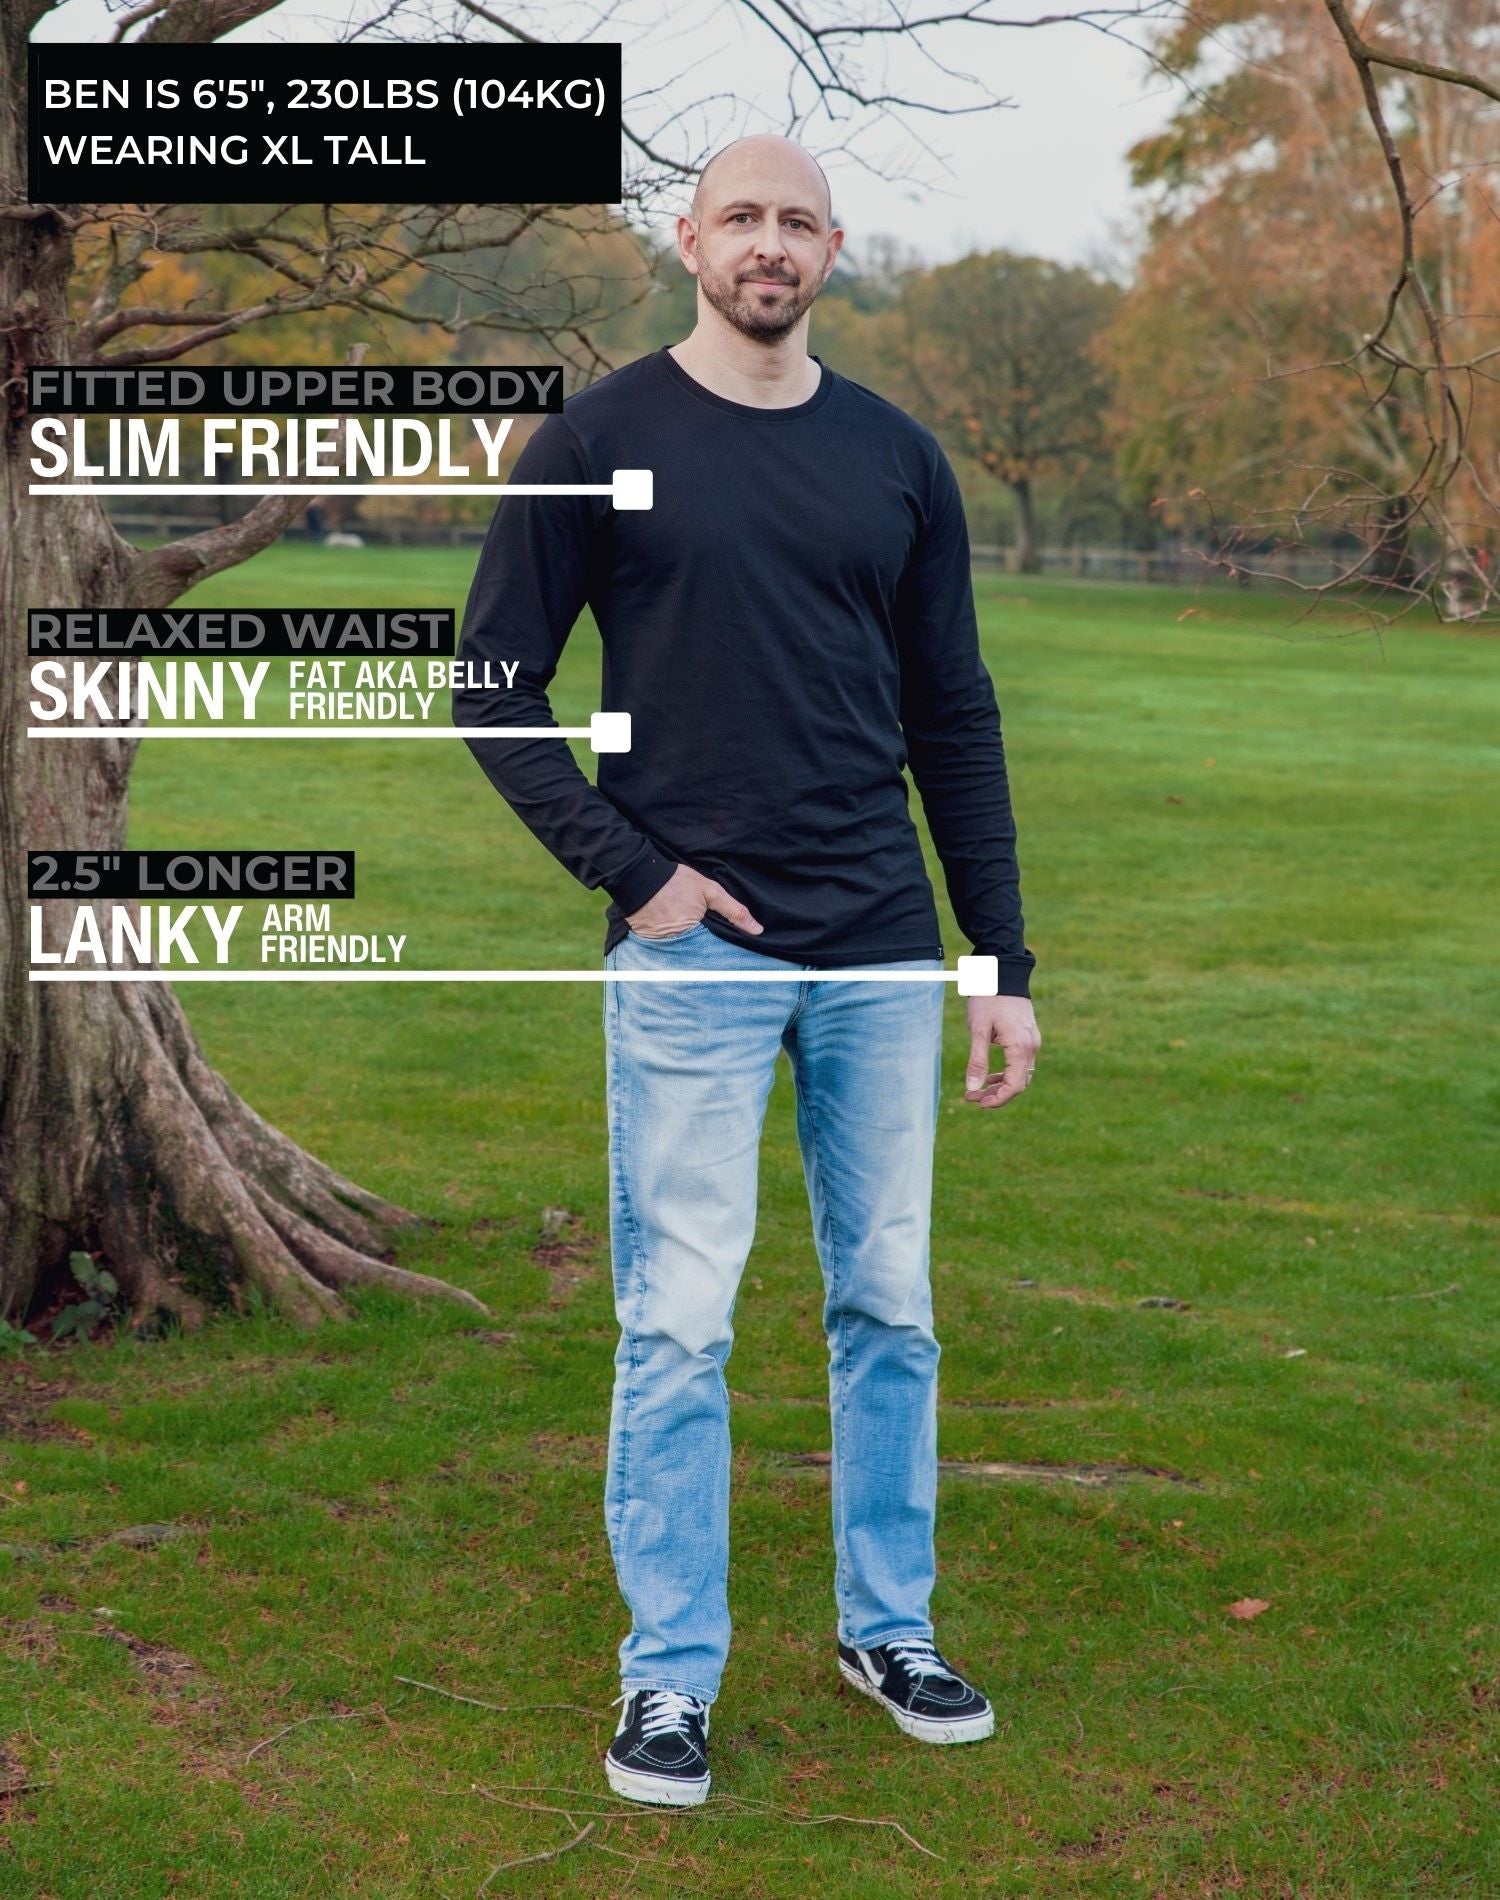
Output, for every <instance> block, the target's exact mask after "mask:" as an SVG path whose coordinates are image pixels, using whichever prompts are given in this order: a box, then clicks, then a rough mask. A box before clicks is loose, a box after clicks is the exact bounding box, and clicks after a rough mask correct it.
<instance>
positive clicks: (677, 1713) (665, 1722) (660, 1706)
mask: <svg viewBox="0 0 1500 1900" xmlns="http://www.w3.org/2000/svg"><path fill="white" fill-rule="evenodd" d="M634 1693H635V1691H634V1690H627V1691H626V1692H625V1694H624V1695H617V1696H616V1697H615V1702H623V1701H625V1700H626V1697H627V1696H629V1695H633V1694H634ZM610 1706H611V1708H613V1707H614V1703H611V1704H610ZM705 1707H706V1705H705V1704H704V1703H702V1702H700V1701H699V1700H698V1698H697V1696H691V1695H682V1694H680V1693H679V1692H678V1691H677V1690H676V1689H649V1690H647V1692H646V1700H645V1703H644V1704H643V1706H642V1711H641V1716H642V1720H641V1733H642V1736H643V1737H644V1738H645V1740H647V1741H650V1740H651V1738H652V1737H653V1736H655V1735H667V1734H670V1733H672V1732H673V1731H675V1732H677V1733H678V1734H681V1733H684V1732H685V1731H686V1729H687V1718H688V1717H689V1716H690V1715H702V1714H704V1713H705Z"/></svg>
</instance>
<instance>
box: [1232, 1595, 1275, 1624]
mask: <svg viewBox="0 0 1500 1900" xmlns="http://www.w3.org/2000/svg"><path fill="white" fill-rule="evenodd" d="M1225 1607H1226V1608H1227V1610H1228V1611H1229V1614H1230V1615H1231V1616H1233V1617H1236V1618H1238V1620H1239V1621H1240V1622H1241V1623H1249V1622H1252V1621H1253V1620H1254V1619H1255V1618H1256V1617H1257V1616H1259V1615H1260V1614H1261V1613H1262V1611H1264V1610H1269V1609H1270V1607H1271V1606H1270V1604H1269V1603H1267V1602H1266V1600H1265V1598H1264V1597H1240V1598H1239V1599H1238V1601H1236V1602H1234V1603H1230V1604H1227V1605H1226V1606H1225Z"/></svg>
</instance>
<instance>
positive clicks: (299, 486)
mask: <svg viewBox="0 0 1500 1900" xmlns="http://www.w3.org/2000/svg"><path fill="white" fill-rule="evenodd" d="M614 492H615V491H614V484H613V483H612V482H341V481H340V480H339V479H338V477H337V476H336V475H330V476H329V477H328V479H327V480H326V481H322V482H32V483H31V485H30V493H31V494H33V495H613V494H614Z"/></svg>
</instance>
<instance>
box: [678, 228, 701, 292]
mask: <svg viewBox="0 0 1500 1900" xmlns="http://www.w3.org/2000/svg"><path fill="white" fill-rule="evenodd" d="M677 255H678V256H679V257H680V258H681V259H682V268H683V269H684V270H685V271H686V272H687V274H688V275H689V277H696V276H697V275H698V227H697V225H695V224H694V223H693V220H692V219H691V218H690V217H688V216H687V215H686V213H684V214H683V215H682V216H681V217H679V218H678V220H677Z"/></svg>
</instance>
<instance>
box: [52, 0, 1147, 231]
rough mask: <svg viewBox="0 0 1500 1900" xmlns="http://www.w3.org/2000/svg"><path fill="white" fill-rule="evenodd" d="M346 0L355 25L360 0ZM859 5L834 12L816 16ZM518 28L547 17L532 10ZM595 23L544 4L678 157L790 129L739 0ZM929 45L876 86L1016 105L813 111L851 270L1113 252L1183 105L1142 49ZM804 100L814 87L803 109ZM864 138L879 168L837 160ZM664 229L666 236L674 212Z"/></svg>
mask: <svg viewBox="0 0 1500 1900" xmlns="http://www.w3.org/2000/svg"><path fill="white" fill-rule="evenodd" d="M351 5H352V17H356V18H357V17H360V12H361V10H362V7H361V0H351ZM1007 10H1008V11H1010V12H1011V13H1012V14H1013V15H1014V16H1016V17H1021V18H1030V17H1035V16H1036V15H1038V14H1040V13H1042V12H1045V11H1048V10H1049V7H1048V6H1047V4H1046V3H1045V0H1015V4H1013V5H1012V6H1010V7H1009V8H1008V9H1007ZM853 11H854V9H853V8H852V7H849V6H847V5H840V6H839V7H837V8H831V7H822V8H819V9H817V10H816V15H815V17H819V18H828V17H830V16H831V15H833V14H834V13H837V15H838V16H839V17H843V18H848V17H851V16H852V13H853ZM113 17H114V16H113V14H112V12H111V10H110V8H109V7H108V6H107V5H106V4H105V0H66V4H64V5H63V6H60V7H58V8H57V9H56V11H55V12H54V13H53V14H51V15H50V16H49V17H48V19H47V20H46V21H45V22H44V24H43V28H42V31H41V33H40V34H39V35H38V37H45V38H47V39H56V40H100V39H107V38H108V37H109V36H110V33H111V31H112V30H113ZM515 17H517V18H521V19H529V20H530V22H531V23H532V24H533V25H539V24H540V23H541V16H540V15H539V14H538V13H537V12H536V11H535V10H534V9H533V10H532V11H531V12H530V13H529V14H528V13H525V12H522V13H518V14H517V15H516V16H515ZM600 18H601V9H600V8H599V7H593V6H590V7H585V6H583V5H582V4H574V0H547V5H546V9H545V23H546V24H545V36H546V37H548V38H558V39H565V38H575V39H589V38H597V39H600V40H619V41H621V42H623V43H624V45H625V47H626V55H625V91H626V95H627V98H631V97H632V96H633V95H634V96H635V101H634V103H632V104H631V106H630V107H629V109H628V110H629V116H630V118H631V121H632V123H633V124H635V125H637V126H639V127H640V128H641V129H642V130H643V131H645V132H647V133H649V134H650V136H651V137H652V139H653V141H654V142H655V141H659V142H660V145H661V149H663V150H665V151H668V152H669V153H670V154H671V155H672V156H674V157H676V156H679V155H681V156H683V157H688V158H691V157H696V156H698V155H699V154H701V153H702V152H703V151H704V150H713V149H714V148H715V147H717V146H718V145H721V144H724V143H726V142H727V141H728V140H729V139H731V138H734V137H736V136H738V135H739V134H741V133H743V132H749V131H763V130H776V131H784V130H786V129H787V125H788V104H787V70H788V64H789V61H788V56H787V54H786V52H785V51H784V50H783V49H780V48H778V47H777V46H776V44H775V42H774V41H773V40H772V39H771V37H770V35H769V34H768V33H767V32H766V31H765V29H764V28H763V27H760V26H758V25H757V24H756V22H755V21H754V19H753V18H752V17H751V16H750V14H749V13H748V11H746V10H745V9H743V8H741V7H738V6H735V5H734V4H732V0H686V4H684V3H683V0H679V3H678V5H677V6H676V7H675V8H674V9H673V11H672V13H671V15H670V19H669V18H668V17H667V9H666V7H665V6H664V5H663V4H661V0H620V4H617V5H615V6H613V7H612V8H611V9H610V11H609V14H608V17H607V18H606V19H605V21H604V24H602V25H600V24H599V22H600ZM341 26H342V21H335V20H333V19H332V18H331V17H330V13H329V0H287V4H285V5H284V6H282V7H280V8H278V9H277V11H276V12H275V13H273V14H271V15H270V16H269V17H268V18H266V19H265V20H263V21H259V22H256V23H255V24H254V25H253V26H251V27H250V28H248V29H245V30H243V31H242V32H241V33H240V34H239V35H237V36H236V37H238V38H248V39H257V40H281V41H287V40H290V41H293V42H295V41H296V40H298V39H301V40H302V41H303V43H308V42H314V41H327V40H331V39H334V38H336V37H338V35H339V32H340V29H341ZM409 30H410V31H411V32H412V33H413V35H415V32H416V30H417V29H416V28H415V27H413V28H412V29H409ZM928 46H929V50H930V52H931V54H932V55H933V56H934V60H940V61H941V66H939V65H938V64H936V63H933V62H931V61H929V60H927V59H924V58H923V56H922V55H921V54H920V53H919V52H918V51H917V50H916V49H914V48H913V47H912V46H911V45H910V44H909V43H906V42H902V41H884V42H875V43H873V44H872V45H871V46H869V47H868V48H862V49H861V50H860V52H859V54H858V57H859V58H860V59H861V61H862V62H863V71H864V78H865V84H866V86H867V88H868V89H870V90H878V91H886V92H891V93H900V94H902V95H903V96H906V97H916V98H920V99H923V100H928V101H935V102H938V103H942V104H945V105H971V104H974V103H976V102H978V101H979V100H981V99H982V98H984V97H985V96H986V94H989V95H992V96H995V97H999V98H1002V99H1006V100H1009V101H1010V102H1011V104H1009V105H1008V106H1006V107H1004V108H1002V109H997V110H988V111H983V112H978V113H972V114H969V115H967V116H961V117H955V116H937V115H934V114H930V113H919V112H906V113H904V115H903V125H904V131H903V125H896V124H893V123H891V122H889V121H885V122H881V121H879V120H876V119H874V118H872V117H871V116H870V115H868V114H865V113H861V112H859V111H858V109H857V108H852V107H850V108H847V109H846V110H845V114H844V123H843V124H840V125H833V124H830V123H829V121H828V119H827V117H826V116H824V115H822V114H821V113H818V114H816V115H814V116H813V117H811V118H809V119H808V120H807V121H806V123H805V124H804V125H803V126H802V127H801V128H800V131H799V136H800V137H801V138H802V141H803V143H804V144H806V145H807V146H808V147H809V149H811V150H812V151H813V152H814V153H816V154H817V156H818V157H819V158H821V159H822V160H823V162H824V165H825V167H826V169H827V170H828V172H829V175H830V178H831V180H832V182H833V187H834V197H835V208H836V211H837V214H838V216H839V217H840V219H841V220H842V222H843V224H844V227H845V229H846V231H847V232H848V239H847V250H848V252H849V255H850V259H851V261H852V262H856V263H857V262H858V259H859V247H860V243H861V240H862V239H864V238H866V237H867V236H869V235H870V234H873V233H889V234H890V235H892V236H894V237H897V238H899V239H901V240H902V241H904V242H905V243H907V244H909V245H912V246H914V247H915V248H916V249H918V250H919V251H921V252H922V253H923V254H924V255H925V256H926V257H927V258H929V259H930V260H932V261H934V262H937V261H941V260H943V259H946V258H951V257H955V256H958V255H960V254H961V253H962V252H964V251H966V250H972V249H985V248H990V247H993V246H999V245H1005V246H1009V247H1011V248H1013V249H1017V250H1024V251H1032V252H1036V253H1039V254H1041V255H1044V256H1049V257H1055V258H1058V259H1060V260H1062V261H1064V262H1068V263H1081V262H1088V261H1092V260H1093V259H1095V258H1096V257H1098V256H1099V255H1101V254H1102V253H1104V252H1105V251H1107V250H1108V249H1110V248H1111V247H1112V245H1113V243H1114V241H1115V238H1116V236H1117V234H1118V233H1119V232H1120V230H1121V228H1122V227H1123V225H1124V224H1125V222H1126V221H1128V219H1129V217H1130V214H1131V209H1132V206H1131V198H1132V194H1131V192H1130V189H1129V186H1128V183H1127V180H1126V173H1125V165H1124V153H1125V151H1126V149H1127V148H1128V146H1129V145H1130V144H1131V143H1132V142H1133V141H1134V140H1136V139H1138V138H1140V137H1142V136H1143V135H1144V134H1145V133H1147V132H1150V131H1153V130H1155V129H1156V128H1158V127H1159V126H1160V125H1161V124H1162V123H1163V121H1164V119H1165V118H1166V116H1167V114H1168V113H1169V111H1170V110H1171V105H1172V95H1171V93H1170V91H1169V90H1168V89H1167V88H1166V87H1165V85H1164V84H1163V82H1161V81H1160V80H1157V79H1153V78H1152V77H1151V75H1150V72H1149V68H1148V66H1147V64H1146V61H1145V60H1144V59H1143V58H1142V57H1141V56H1140V54H1139V53H1137V52H1135V51H1133V50H1132V49H1131V48H1130V47H1128V46H1126V45H1123V44H1121V43H1120V42H1119V41H1116V40H1111V39H1108V38H1106V37H1105V36H1104V35H1103V34H1101V33H1099V32H1097V31H1096V30H1094V29H1091V28H1088V27H1082V26H1069V25H1062V26H1050V27H1043V28H1038V29H1036V30H1033V31H1024V30H1016V29H995V28H980V27H973V26H969V25H964V26H960V27H955V28H944V29H942V30H941V31H940V32H938V33H935V34H934V35H933V36H932V37H931V38H930V40H929V42H928ZM882 61H883V62H884V64H883V65H882V64H881V62H882ZM944 69H946V70H944ZM648 92H649V94H650V96H649V97H646V98H642V97H640V95H645V94H647V93H648ZM807 103H809V100H808V96H807V94H806V93H805V92H804V95H803V97H802V99H800V100H795V99H794V103H793V110H795V109H797V108H798V107H799V106H800V107H805V106H806V104H807ZM851 141H852V144H853V146H854V148H855V153H857V154H858V155H859V157H862V158H863V159H864V160H866V161H868V166H871V167H874V168H876V169H875V170H874V171H872V170H871V169H868V168H867V166H866V165H864V164H861V163H860V162H859V157H856V156H855V155H853V154H851V153H849V152H847V151H839V150H837V149H836V148H838V147H839V146H841V145H845V144H848V143H850V142H851ZM923 142H925V145H926V147H927V148H928V149H923ZM877 172H878V173H879V174H881V175H876V174H877ZM896 173H906V174H909V176H907V177H906V178H905V179H904V180H902V179H898V178H897V177H896V176H894V174H896ZM660 228H661V230H662V232H663V234H666V233H669V231H670V219H668V218H664V219H663V221H662V223H661V226H660Z"/></svg>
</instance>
